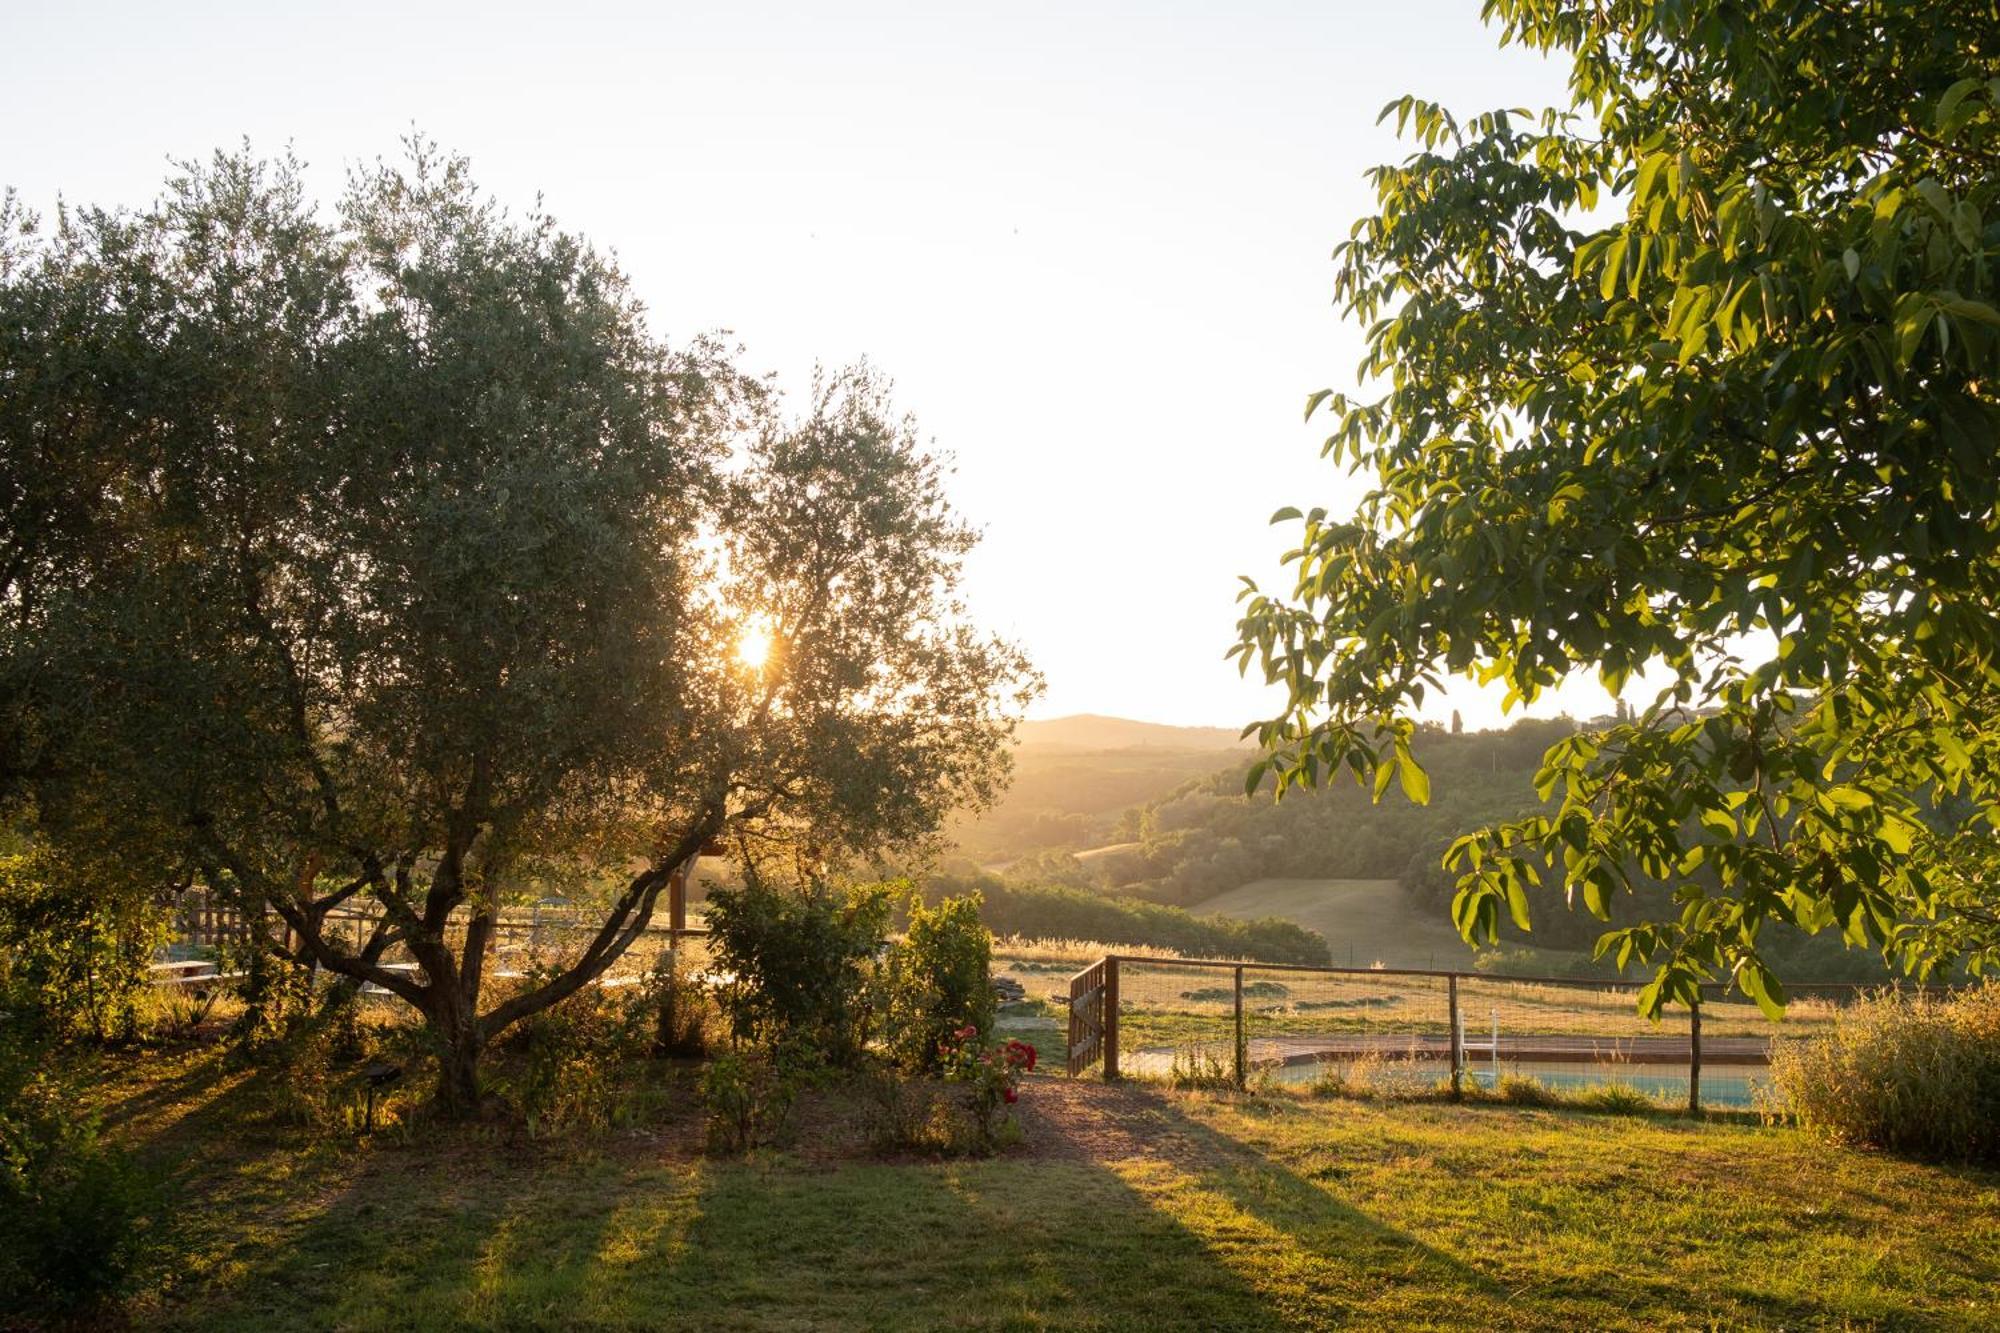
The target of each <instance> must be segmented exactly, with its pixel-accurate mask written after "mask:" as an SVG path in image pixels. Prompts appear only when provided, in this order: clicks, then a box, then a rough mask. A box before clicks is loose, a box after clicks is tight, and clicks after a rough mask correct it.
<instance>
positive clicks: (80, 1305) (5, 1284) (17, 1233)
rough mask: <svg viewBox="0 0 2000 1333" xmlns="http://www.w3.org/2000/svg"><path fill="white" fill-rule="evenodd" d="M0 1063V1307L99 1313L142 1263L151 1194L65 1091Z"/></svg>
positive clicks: (9, 1060) (42, 1076)
mask: <svg viewBox="0 0 2000 1333" xmlns="http://www.w3.org/2000/svg"><path fill="white" fill-rule="evenodd" d="M0 1062H4V1065H5V1066H6V1067H0V1308H12V1309H18V1310H23V1311H35V1312H39V1313H43V1314H47V1315H50V1316H53V1317H56V1318H66V1317H73V1316H76V1315H79V1314H82V1313H84V1312H87V1311H90V1310H94V1309H98V1308H100V1307H102V1306H104V1305H106V1304H108V1303H110V1302H111V1301H113V1300H114V1299H116V1298H117V1297H118V1296H119V1295H120V1294H121V1293H122V1292H123V1291H124V1290H125V1289H126V1287H127V1286H128V1285H129V1284H130V1282H131V1280H132V1278H133V1276H134V1275H135V1273H136V1272H137V1271H138V1269H139V1268H140V1266H141V1265H142V1263H143V1262H144V1260H145V1259H146V1257H147V1253H148V1249H149V1244H148V1242H149V1240H150V1235H151V1219H152V1216H153V1214H154V1212H155V1204H156V1198H155V1190H154V1187H153V1185H152V1182H151V1181H150V1180H149V1179H148V1178H147V1177H146V1176H145V1175H144V1174H142V1173H141V1172H140V1171H139V1170H138V1168H137V1167H135V1166H134V1165H133V1163H132V1162H131V1161H130V1159H129V1158H127V1157H126V1156H125V1155H124V1154H122V1153H120V1152H117V1151H115V1150H114V1149H112V1148H111V1147H110V1146H108V1145H107V1144H105V1143H104V1142H103V1141H102V1140H101V1139H100V1138H99V1136H98V1128H97V1124H96V1122H95V1120H93V1119H90V1118H85V1117H80V1116H78V1115H77V1114H75V1112H74V1109H73V1108H74V1106H75V1099H74V1098H73V1097H72V1096H70V1095H69V1093H68V1091H67V1090H66V1089H64V1088H62V1087H60V1086H59V1085H58V1084H57V1083H56V1082H55V1081H54V1080H53V1079H51V1078H50V1077H49V1076H48V1075H47V1074H46V1073H30V1072H28V1071H27V1068H26V1065H25V1061H23V1060H22V1059H21V1058H19V1056H18V1055H11V1056H10V1054H8V1053H4V1052H0Z"/></svg>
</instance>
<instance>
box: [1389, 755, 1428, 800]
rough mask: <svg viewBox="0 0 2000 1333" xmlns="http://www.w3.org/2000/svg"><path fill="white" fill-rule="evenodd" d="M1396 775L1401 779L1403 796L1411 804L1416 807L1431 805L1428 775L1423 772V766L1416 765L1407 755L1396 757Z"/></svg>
mask: <svg viewBox="0 0 2000 1333" xmlns="http://www.w3.org/2000/svg"><path fill="white" fill-rule="evenodd" d="M1396 775H1397V777H1399V778H1400V779H1402V783H1403V795H1405V796H1407V797H1409V798H1410V800H1411V802H1412V803H1414V804H1416V805H1429V804H1430V803H1431V779H1430V774H1428V773H1426V772H1424V770H1423V766H1422V765H1420V764H1419V763H1417V761H1416V759H1415V758H1413V757H1412V756H1411V755H1409V754H1408V753H1404V754H1401V755H1399V756H1397V758H1396Z"/></svg>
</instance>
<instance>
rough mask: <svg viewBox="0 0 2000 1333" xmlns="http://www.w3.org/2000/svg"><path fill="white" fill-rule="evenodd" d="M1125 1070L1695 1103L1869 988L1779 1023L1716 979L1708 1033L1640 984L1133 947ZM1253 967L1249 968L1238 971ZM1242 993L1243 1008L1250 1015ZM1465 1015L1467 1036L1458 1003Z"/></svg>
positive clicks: (1750, 1089)
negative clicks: (1527, 1086) (1654, 1006)
mask: <svg viewBox="0 0 2000 1333" xmlns="http://www.w3.org/2000/svg"><path fill="white" fill-rule="evenodd" d="M1118 973H1119V975H1118V1006H1117V1023H1118V1037H1117V1049H1118V1069H1119V1072H1120V1073H1121V1074H1124V1075H1128V1076H1133V1077H1139V1078H1157V1079H1169V1080H1173V1081H1178V1082H1188V1083H1197V1084H1220V1083H1225V1082H1237V1081H1244V1082H1248V1081H1251V1080H1260V1081H1261V1080H1270V1081H1273V1082H1277V1083H1280V1084H1310V1083H1314V1082H1316V1081H1318V1080H1321V1079H1325V1078H1329V1077H1331V1078H1338V1079H1340V1080H1342V1081H1343V1082H1348V1083H1368V1084H1372V1085H1374V1086H1377V1087H1383V1088H1386V1089H1388V1090H1402V1091H1419V1090H1423V1089H1426V1088H1430V1087H1436V1086H1440V1085H1446V1084H1449V1082H1450V1080H1451V1076H1452V1072H1453V1063H1454V1056H1456V1059H1457V1062H1458V1069H1459V1073H1460V1078H1461V1080H1462V1083H1463V1086H1465V1087H1467V1088H1489V1089H1490V1088H1495V1087H1497V1086H1499V1085H1500V1084H1501V1083H1502V1082H1503V1080H1506V1079H1509V1078H1531V1079H1534V1080H1536V1081H1538V1082H1540V1083H1542V1084H1544V1085H1546V1086H1549V1087H1551V1088H1553V1089H1555V1090H1558V1091H1562V1090H1572V1089H1584V1088H1590V1087H1601V1086H1623V1087H1626V1088H1630V1089H1632V1090H1634V1091H1636V1092H1639V1093H1642V1094H1644V1095H1646V1096H1649V1097H1652V1098H1655V1099H1657V1100H1660V1101H1662V1102H1665V1103H1672V1104H1678V1105H1685V1104H1687V1102H1688V1100H1689V1095H1690V1089H1689V1082H1690V1076H1691V1073H1693V1072H1694V1071H1695V1070H1697V1069H1698V1071H1699V1100H1700V1102H1701V1103H1702V1104H1703V1105H1716V1106H1749V1105H1752V1104H1754V1103H1755V1102H1756V1100H1757V1097H1758V1094H1759V1091H1760V1089H1761V1088H1762V1087H1763V1086H1764V1085H1765V1084H1766V1082H1767V1078H1768V1066H1769V1062H1770V1054H1771V1050H1772V1048H1773V1045H1774V1043H1776V1042H1779V1041H1787V1040H1796V1039H1800V1038H1803V1037H1808V1036H1811V1035H1813V1034H1815V1033H1817V1032H1822V1031H1825V1030H1826V1029H1827V1028H1828V1027H1829V1026H1830V1025H1831V1023H1832V1021H1833V1017H1834V1015H1835V1014H1836V1013H1837V1012H1838V1010H1839V1008H1840V1007H1841V1006H1842V1005H1843V1004H1846V1003H1850V1002H1851V1001H1852V1000H1853V998H1854V997H1855V996H1856V995H1857V994H1859V993H1861V992H1862V988H1859V987H1820V988H1808V993H1806V994H1804V995H1801V996H1798V997H1796V998H1794V1000H1793V1001H1792V1004H1791V1006H1790V1008H1789V1010H1788V1011H1787V1014H1786V1016H1785V1018H1784V1020H1783V1021H1782V1022H1781V1023H1774V1022H1773V1021H1771V1020H1770V1019H1768V1018H1766V1017H1765V1016H1764V1015H1763V1013H1762V1012H1761V1011H1760V1010H1758V1008H1757V1007H1756V1005H1754V1004H1752V1003H1750V1002H1749V1001H1747V1000H1745V999H1744V998H1743V997H1741V996H1739V995H1730V994H1728V993H1726V991H1725V990H1724V988H1722V987H1719V986H1718V987H1711V988H1709V989H1707V990H1706V991H1705V992H1704V996H1703V1000H1702V1005H1701V1011H1700V1034H1699V1048H1698V1050H1697V1047H1696V1034H1695V1032H1694V1031H1693V1027H1694V1017H1693V1015H1692V1014H1690V1012H1689V1011H1688V1010H1687V1009H1685V1008H1681V1007H1676V1008H1675V1009H1672V1010H1670V1011H1669V1012H1668V1013H1667V1014H1666V1015H1665V1016H1664V1017H1663V1018H1661V1019H1660V1020H1658V1021H1652V1020H1648V1019H1646V1018H1643V1017H1641V1016H1640V1015H1639V1013H1638V991H1639V989H1640V983H1638V982H1629V981H1625V982H1621V981H1598V980H1572V979H1566V978H1563V979H1558V978H1511V977H1501V976H1488V975H1484V974H1480V973H1443V972H1414V971H1410V972H1406V971H1388V970H1361V969H1337V968H1336V969H1307V968H1289V967H1287V968H1280V967H1275V966H1269V965H1263V966H1260V965H1258V964H1255V963H1245V964H1242V965H1240V966H1239V965H1236V964H1213V963H1203V962H1200V961H1198V960H1191V959H1178V960H1176V959H1158V958H1139V957H1128V956H1124V955H1121V956H1120V957H1119V966H1118ZM1239 978H1240V982H1239ZM1239 1006H1240V1010H1241V1019H1240V1022H1239V1019H1238V1009H1239ZM1454 1007H1455V1008H1456V1013H1457V1021H1458V1025H1459V1032H1458V1041H1457V1043H1456V1046H1454V1042H1453V1012H1454Z"/></svg>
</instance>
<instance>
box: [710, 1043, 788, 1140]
mask: <svg viewBox="0 0 2000 1333" xmlns="http://www.w3.org/2000/svg"><path fill="white" fill-rule="evenodd" d="M801 1055H802V1053H801V1052H800V1051H799V1050H798V1049H797V1048H796V1047H793V1046H790V1045H786V1044H781V1045H779V1046H778V1047H776V1048H775V1049H770V1050H757V1051H725V1052H723V1053H722V1054H721V1055H718V1056H716V1057H715V1059H713V1060H711V1061H709V1065H708V1069H707V1070H706V1071H705V1072H704V1073H703V1075H702V1080H701V1102H702V1105H703V1107H705V1108H706V1109H707V1111H708V1146H709V1148H710V1150H711V1151H714V1152H725V1153H740V1152H748V1151H749V1150H750V1149H752V1148H757V1147H762V1146H764V1145H767V1144H771V1143H775V1142H777V1141H778V1137H779V1136H780V1135H781V1134H783V1133H784V1129H785V1121H786V1120H787V1119H788V1118H789V1117H790V1115H791V1112H792V1103H793V1101H795V1100H796V1099H797V1097H798V1090H799V1084H800V1081H801V1075H800V1072H799V1065H800V1063H801Z"/></svg>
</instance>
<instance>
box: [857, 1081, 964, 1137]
mask: <svg viewBox="0 0 2000 1333" xmlns="http://www.w3.org/2000/svg"><path fill="white" fill-rule="evenodd" d="M860 1089H861V1093H862V1096H863V1098H864V1099H865V1100H864V1105H865V1107H866V1110H867V1123H868V1140H869V1143H870V1144H871V1145H873V1147H874V1148H875V1150H876V1151H877V1152H885V1153H898V1152H925V1151H936V1150H940V1149H943V1148H947V1147H949V1146H950V1139H951V1135H950V1133H949V1127H948V1126H947V1125H944V1124H942V1123H941V1120H942V1117H941V1115H940V1113H941V1112H942V1111H944V1110H945V1108H944V1107H942V1106H941V1105H940V1104H939V1101H938V1096H937V1092H936V1089H935V1088H934V1087H933V1085H932V1084H931V1083H930V1082H928V1081H926V1080H924V1079H919V1078H910V1077H907V1076H906V1075H905V1074H904V1073H903V1071H902V1070H901V1069H899V1068H897V1067H896V1066H895V1065H893V1064H890V1063H887V1062H885V1061H874V1062H871V1063H870V1064H869V1066H868V1067H867V1068H866V1069H865V1070H863V1071H862V1075H861V1079H860Z"/></svg>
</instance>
